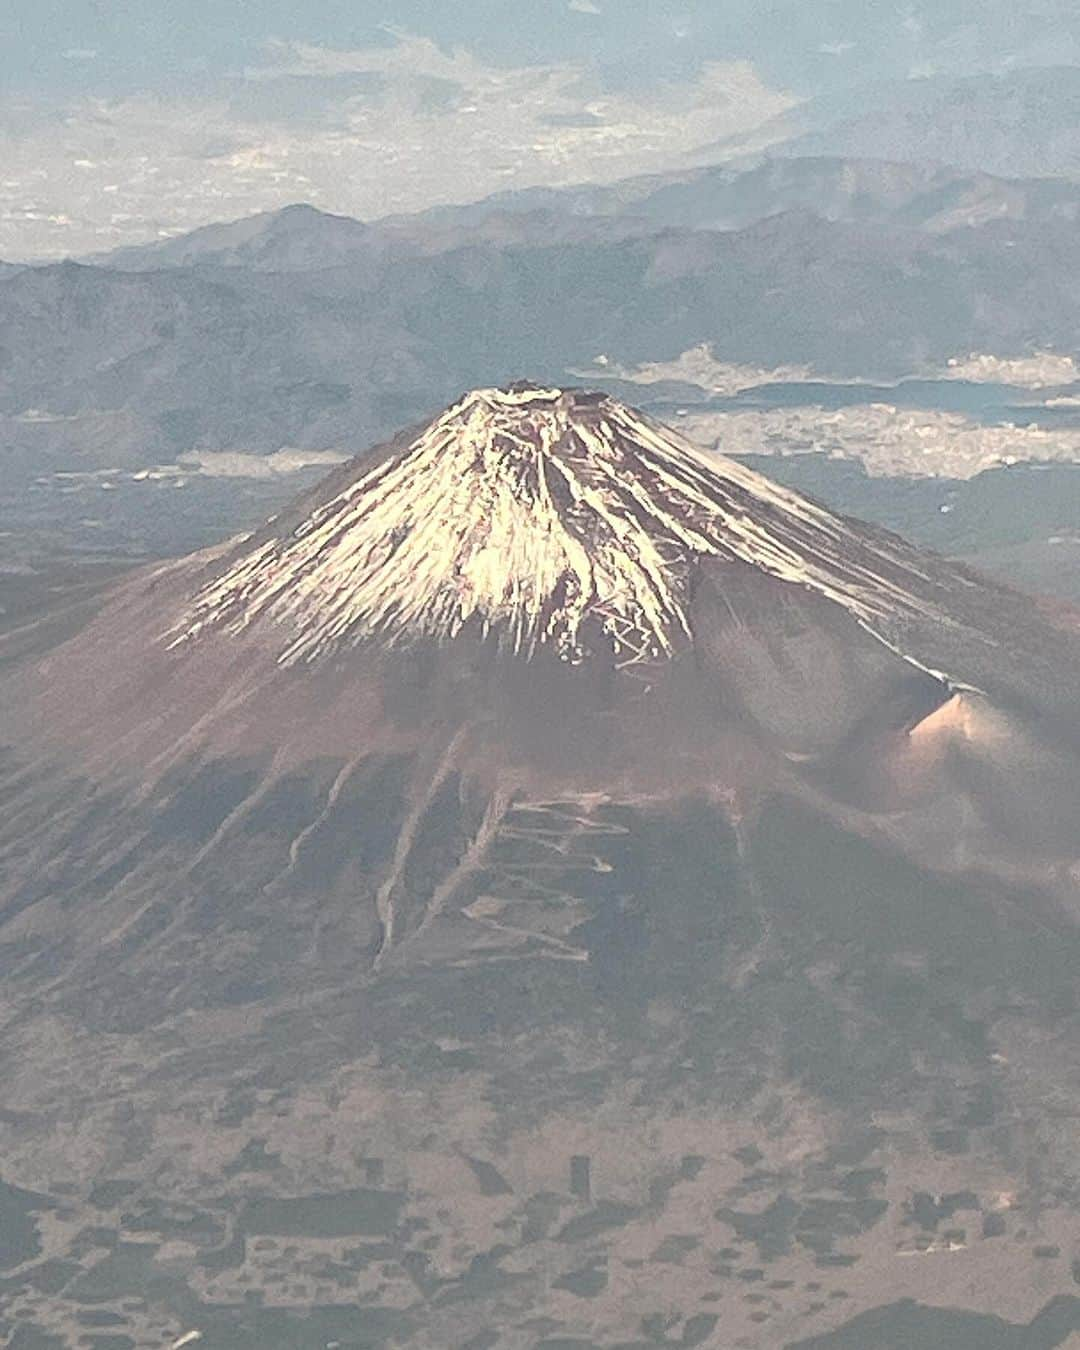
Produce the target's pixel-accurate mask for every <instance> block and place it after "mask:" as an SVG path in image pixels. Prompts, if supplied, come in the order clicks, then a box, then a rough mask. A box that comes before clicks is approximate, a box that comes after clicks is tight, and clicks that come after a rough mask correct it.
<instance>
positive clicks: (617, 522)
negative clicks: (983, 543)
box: [171, 386, 925, 665]
mask: <svg viewBox="0 0 1080 1350" xmlns="http://www.w3.org/2000/svg"><path fill="white" fill-rule="evenodd" d="M703 558H715V559H718V560H721V561H727V562H743V563H747V564H750V565H752V566H754V567H757V568H759V569H761V570H762V571H764V572H766V573H768V574H769V575H771V576H773V577H777V578H780V579H782V580H784V581H789V582H792V583H795V584H798V585H800V586H806V587H809V588H811V589H813V590H815V591H818V592H819V593H821V594H822V595H824V596H827V597H828V598H830V599H832V600H835V601H837V602H838V603H840V604H842V605H844V606H845V607H846V608H847V609H848V610H850V611H851V612H852V613H853V614H854V616H855V617H857V618H858V619H859V620H860V621H862V622H863V623H867V624H870V623H873V622H874V621H875V620H877V619H879V618H881V617H882V616H884V615H885V614H887V613H890V612H892V613H895V612H897V611H898V610H906V611H908V612H911V611H912V610H916V609H917V610H920V611H922V612H925V606H924V605H923V604H921V603H920V602H919V601H918V600H917V599H916V598H915V594H913V589H912V587H911V586H910V585H909V584H908V583H910V582H915V583H917V582H918V580H920V579H921V580H925V578H923V577H922V574H921V573H919V572H918V571H917V568H916V564H915V563H913V562H911V561H910V560H909V559H908V558H907V557H906V555H903V554H901V553H899V552H898V553H896V554H895V555H894V554H893V553H892V552H891V551H888V550H885V549H878V548H877V547H876V546H875V545H874V544H873V543H872V542H868V540H867V537H866V536H865V535H863V534H861V533H859V534H856V533H855V531H853V530H852V529H850V528H849V527H848V526H847V525H846V523H845V522H843V521H841V520H839V519H837V518H836V517H834V516H832V515H830V514H829V513H828V512H827V511H825V510H823V509H821V508H819V507H817V506H815V505H814V504H813V503H811V502H808V501H806V500H805V499H803V498H801V497H799V496H798V495H796V494H795V493H792V492H789V491H787V490H786V489H784V488H781V487H779V486H777V485H775V484H773V483H771V482H770V481H769V480H768V479H766V478H764V477H762V476H760V475H758V474H755V473H753V472H752V471H750V470H748V469H745V468H743V467H741V466H740V465H737V464H734V463H732V462H731V461H725V460H719V459H716V458H713V457H710V456H708V455H706V454H705V453H704V452H702V451H700V450H697V449H696V448H694V447H693V446H691V445H690V444H689V443H687V442H685V441H683V440H682V439H681V438H680V437H678V436H677V435H676V434H675V433H673V432H671V431H669V430H668V429H666V428H663V427H660V426H659V425H657V424H654V423H652V422H651V421H649V420H648V419H646V418H645V417H643V416H641V415H640V414H638V413H636V412H633V411H631V410H630V409H628V408H626V407H624V406H622V405H621V404H619V403H618V402H616V401H615V400H613V399H610V398H607V397H605V396H602V395H598V394H585V393H582V392H580V391H563V390H560V389H542V388H536V387H534V386H513V387H511V388H510V389H487V390H480V391H477V392H474V393H472V394H469V395H467V396H466V397H465V398H464V399H462V400H461V401H460V402H459V403H457V404H455V405H454V406H453V407H451V408H450V409H449V410H448V411H447V412H445V413H444V414H443V415H442V416H441V417H439V418H437V419H436V420H435V421H434V422H432V423H431V424H430V425H429V426H428V427H427V428H426V429H425V430H424V431H423V432H422V433H421V434H420V435H419V436H418V437H417V438H416V439H415V440H414V441H413V442H412V443H411V444H410V445H409V446H408V447H406V448H405V450H403V451H401V452H399V453H397V454H396V455H393V456H392V457H391V458H389V459H387V460H385V461H384V462H382V463H380V464H378V465H377V466H376V467H374V468H372V469H370V470H369V471H367V472H366V473H365V472H363V468H362V466H361V471H360V474H359V476H358V477H357V479H356V480H355V481H354V482H352V483H350V484H349V486H348V487H346V488H345V489H344V490H342V491H340V492H338V493H337V494H336V495H335V496H333V497H332V498H330V499H329V500H328V501H326V502H325V503H323V504H322V505H320V506H319V507H317V508H316V509H315V510H314V511H313V513H312V514H311V515H310V516H309V517H308V518H307V519H306V520H305V521H303V523H302V524H300V525H299V526H298V527H297V528H296V529H294V530H292V531H291V532H290V533H288V534H286V535H278V536H276V537H272V538H270V539H268V540H267V541H266V542H263V543H259V544H257V545H253V546H252V547H251V548H250V550H249V551H247V552H244V553H241V554H240V556H239V557H238V558H235V559H234V561H233V562H232V563H231V565H229V566H228V567H227V569H226V570H225V571H224V572H223V574H222V575H220V576H219V577H217V578H216V579H215V580H214V581H212V582H211V583H209V584H208V585H207V586H205V587H204V588H203V590H202V591H201V592H200V593H199V594H198V595H197V597H196V599H195V602H194V605H193V606H192V609H191V611H190V612H189V614H188V615H187V616H186V617H185V619H184V621H183V622H182V624H181V625H180V626H179V628H178V629H176V630H174V632H173V633H172V634H171V637H172V643H171V645H173V646H176V645H178V644H180V643H183V642H186V641H190V640H191V639H193V638H195V637H197V636H198V635H199V634H201V633H203V632H205V631H206V630H208V629H214V628H217V629H224V630H225V631H227V632H230V633H234V634H236V633H241V632H244V631H246V630H249V629H251V628H252V627H253V626H255V625H260V627H261V626H262V625H264V624H266V623H268V622H269V623H271V624H273V625H274V626H275V628H276V627H280V628H282V629H283V630H284V632H285V634H286V638H285V641H284V646H283V649H282V650H281V652H280V653H279V656H278V660H279V661H280V662H281V663H282V664H285V665H289V664H292V663H294V662H298V661H312V660H316V659H318V658H320V657H323V656H326V655H328V654H331V653H333V652H335V651H337V650H340V649H341V648H342V647H343V646H348V645H351V644H353V643H355V642H358V641H362V640H364V639H367V638H373V637H374V638H380V639H382V640H385V641H388V642H400V641H404V640H409V639H411V638H416V637H427V638H434V639H436V640H449V639H452V638H454V637H455V636H456V635H458V634H459V633H461V632H462V630H463V629H465V628H466V626H469V627H470V628H471V629H472V630H473V631H476V632H478V633H479V634H480V635H482V636H487V635H488V634H492V635H495V636H496V637H497V638H498V640H499V642H500V643H501V644H502V645H503V646H505V647H507V648H509V649H511V650H513V651H514V652H517V653H521V654H524V655H530V654H532V653H534V652H535V651H536V650H537V649H538V648H539V647H541V646H551V647H552V648H553V649H555V650H556V651H557V652H558V653H559V654H560V655H561V656H562V657H563V659H565V660H567V661H578V660H580V659H582V658H583V656H585V655H586V654H588V653H589V652H590V651H592V650H594V649H595V647H596V645H597V644H598V643H602V644H603V645H606V646H608V647H609V648H610V649H611V650H612V651H613V652H614V654H615V657H616V659H617V660H618V661H619V662H620V663H623V664H630V663H633V662H636V661H641V660H650V659H655V658H657V657H662V656H668V655H671V654H672V653H673V652H674V651H675V650H676V648H677V646H678V645H679V644H680V642H682V641H683V640H684V639H686V638H688V637H689V619H688V603H689V594H690V573H691V569H692V567H693V564H694V562H695V560H698V559H703ZM919 589H920V587H919V586H918V584H915V586H914V591H915V592H917V591H918V590H919Z"/></svg>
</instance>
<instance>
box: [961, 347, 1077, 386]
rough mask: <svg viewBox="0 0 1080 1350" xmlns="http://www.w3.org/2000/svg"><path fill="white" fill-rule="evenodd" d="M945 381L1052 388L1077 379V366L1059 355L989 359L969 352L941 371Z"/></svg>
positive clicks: (1044, 353)
mask: <svg viewBox="0 0 1080 1350" xmlns="http://www.w3.org/2000/svg"><path fill="white" fill-rule="evenodd" d="M940 378H942V379H946V380H968V381H970V382H971V383H972V384H1011V385H1016V386H1019V387H1020V388H1022V389H1053V388H1058V387H1060V386H1062V385H1066V384H1075V383H1076V382H1077V381H1078V380H1080V367H1078V366H1077V364H1076V362H1075V361H1074V360H1073V358H1072V357H1071V356H1063V355H1061V354H1060V353H1059V352H1032V353H1031V354H1030V355H1028V356H990V355H986V354H985V353H980V352H972V353H971V354H970V355H969V356H954V357H951V358H950V360H949V362H948V365H947V366H946V367H945V369H944V370H943V371H942V372H940Z"/></svg>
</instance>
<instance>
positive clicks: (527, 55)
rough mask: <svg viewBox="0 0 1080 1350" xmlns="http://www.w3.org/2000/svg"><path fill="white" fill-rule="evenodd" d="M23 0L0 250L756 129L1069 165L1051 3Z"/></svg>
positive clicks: (335, 205) (77, 241)
mask: <svg viewBox="0 0 1080 1350" xmlns="http://www.w3.org/2000/svg"><path fill="white" fill-rule="evenodd" d="M22 10H23V12H20V13H19V15H18V17H17V18H16V19H14V20H13V21H11V22H9V24H8V25H7V27H8V29H9V31H8V32H6V33H5V34H4V42H3V43H2V44H0V47H2V50H0V90H3V92H2V94H0V151H2V154H3V164H4V170H3V173H2V174H0V257H7V258H17V259H26V258H31V257H62V256H65V255H67V254H79V253H81V252H88V251H91V250H93V249H94V248H101V247H108V246H110V245H117V244H125V243H134V242H140V241H143V240H147V239H152V238H155V237H159V236H160V235H162V234H166V235H167V234H169V233H173V232H178V231H181V230H183V229H189V228H191V227H193V226H196V225H200V224H205V223H207V222H209V221H211V220H215V219H221V218H223V217H228V216H239V215H244V214H247V213H249V212H252V211H255V210H259V209H267V208H272V207H276V206H282V205H284V204H286V203H287V202H290V201H296V200H311V201H313V202H315V203H316V204H318V205H319V206H321V207H323V208H325V209H329V210H337V211H344V212H348V213H350V214H356V215H360V216H362V217H369V218H370V217H373V216H379V215H384V214H386V213H389V212H393V211H401V210H417V209H422V208H423V207H426V206H429V205H432V204H434V203H437V202H445V201H460V200H469V199H473V198H477V197H480V196H483V195H485V194H487V193H490V192H492V191H495V190H498V189H500V188H504V187H522V186H527V185H531V184H545V183H546V184H562V183H568V182H575V181H583V180H588V179H602V180H610V179H614V178H617V177H620V176H625V175H627V174H630V173H635V172H642V171H649V170H655V169H659V168H669V167H671V166H672V165H673V164H674V163H677V162H679V160H680V159H692V158H694V157H696V156H700V155H702V154H705V155H706V157H710V156H713V155H714V154H715V151H714V150H713V149H711V147H715V146H716V145H718V144H720V145H724V146H725V147H726V152H732V151H737V150H738V148H739V146H740V144H743V143H746V144H748V145H753V144H754V141H753V139H752V137H753V134H754V133H757V132H759V130H760V129H762V128H764V129H765V140H766V142H768V143H771V144H780V143H782V144H785V145H789V146H794V147H797V146H798V145H799V144H800V143H801V138H805V137H807V136H809V138H810V145H809V148H812V149H814V150H815V151H817V152H820V150H821V148H822V146H825V147H826V148H828V147H829V146H830V145H835V148H837V149H839V150H841V151H842V152H843V153H852V152H860V153H861V152H864V150H865V143H866V140H867V136H871V137H872V138H873V142H874V144H875V145H877V146H878V147H880V148H881V150H882V151H883V152H889V151H891V152H892V153H894V154H895V153H896V152H897V151H900V152H903V153H911V154H922V155H926V156H928V157H936V158H942V159H946V160H950V161H952V162H956V161H962V162H963V163H965V164H966V165H967V166H969V167H986V168H991V169H993V170H995V171H998V172H1009V173H1018V174H1022V173H1025V172H1028V171H1031V172H1039V173H1043V172H1057V171H1061V170H1066V171H1076V170H1077V168H1078V167H1080V140H1078V136H1080V131H1078V128H1080V93H1078V84H1080V77H1078V76H1077V75H1076V74H1075V67H1076V65H1077V64H1078V63H1080V15H1078V13H1077V10H1076V7H1075V6H1074V5H1073V4H1071V3H1069V0H1045V3H1039V4H1035V3H1031V2H1030V0H1029V3H1023V4H1010V3H1003V2H1002V0H994V3H992V4H989V5H983V4H980V5H976V4H974V3H972V2H971V0H950V3H945V4H937V5H929V4H907V5H893V4H877V3H873V4H861V3H823V2H822V0H813V3H809V4H805V3H794V2H793V0H787V2H786V3H783V4H778V5H774V6H768V7H764V6H761V5H758V4H754V3H749V0H740V3H737V4H729V5H723V6H717V5H714V4H712V3H708V0H685V3H677V4H676V3H660V4H657V3H647V2H646V0H538V2H537V3H534V4H530V5H528V6H527V7H526V6H521V5H517V4H514V3H511V0H472V2H470V3H463V4H453V5H446V4H438V3H435V0H413V2H412V3H395V4H393V5H392V6H387V5H385V4H382V3H379V4H375V3H370V2H369V0H364V2H363V3H360V4H351V5H345V4H338V3H325V2H324V3H308V4H300V5H284V4H280V3H271V2H270V0H264V2H262V3H256V4H249V5H243V6H239V5H225V6H220V5H212V4H209V3H207V2H206V0H198V2H197V3H190V4H185V5H184V6H182V8H181V10H180V11H177V10H176V9H175V8H172V7H170V8H169V9H165V8H163V7H158V6H153V5H150V4H147V3H138V4H132V5H125V6H120V5H116V4H101V3H89V0H60V2H59V3H57V4H54V5H49V6H42V7H37V8H31V7H22ZM1048 67H1055V68H1056V69H1055V70H1054V72H1053V76H1052V78H1051V79H1050V80H1049V81H1048V80H1047V78H1046V77H1045V76H1043V75H1040V74H1039V73H1038V72H1040V71H1042V70H1044V68H1048ZM1032 72H1035V74H1034V76H1033V74H1032ZM958 80H959V81H961V83H960V84H957V83H956V81H958ZM883 85H884V86H885V87H882V86H883ZM1003 109H1008V110H1009V111H1008V115H1007V116H1003V115H1002V110H1003ZM793 110H795V111H793ZM785 114H789V120H787V121H785V120H783V119H784V115H785ZM792 117H793V118H794V120H790V119H791V118H792ZM778 119H780V120H778ZM926 120H929V122H930V123H932V124H933V126H934V128H935V132H936V135H935V137H934V138H932V139H930V140H928V139H927V137H926V134H925V130H926V128H925V125H924V122H925V121H926ZM1051 123H1052V124H1053V125H1051ZM815 138H816V139H815ZM759 139H760V137H759ZM852 147H856V150H855V151H853V150H852ZM983 156H985V157H986V158H985V162H981V161H982V157H983Z"/></svg>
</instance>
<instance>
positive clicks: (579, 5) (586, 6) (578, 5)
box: [567, 0, 603, 14]
mask: <svg viewBox="0 0 1080 1350" xmlns="http://www.w3.org/2000/svg"><path fill="white" fill-rule="evenodd" d="M567 9H572V10H573V11H574V13H575V14H601V13H603V11H602V10H601V8H600V6H599V5H598V4H596V3H595V0H570V3H569V4H568V5H567Z"/></svg>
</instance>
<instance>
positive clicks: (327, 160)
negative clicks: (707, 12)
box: [0, 33, 795, 258]
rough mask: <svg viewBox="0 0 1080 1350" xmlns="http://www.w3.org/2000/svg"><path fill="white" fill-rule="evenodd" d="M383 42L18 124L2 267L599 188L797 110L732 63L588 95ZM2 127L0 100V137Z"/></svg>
mask: <svg viewBox="0 0 1080 1350" xmlns="http://www.w3.org/2000/svg"><path fill="white" fill-rule="evenodd" d="M393 38H394V40H393V42H392V43H391V44H389V45H387V46H385V47H373V48H360V49H356V50H348V51H342V50H334V49H330V48H325V47H317V46H314V45H312V44H309V43H285V42H275V43H273V44H271V46H270V47H269V48H268V50H267V59H266V62H265V63H264V64H263V65H262V66H260V67H259V68H257V69H255V70H252V71H248V72H245V74H244V77H243V78H239V77H237V78H236V79H234V80H233V82H232V84H231V85H230V86H229V87H228V88H224V89H223V90H222V91H221V93H220V95H219V96H218V97H216V98H201V99H197V100H196V99H189V100H186V101H180V100H164V99H154V98H150V97H146V96H138V97H131V98H126V99H115V100H104V99H88V100H85V101H83V102H81V103H80V104H78V105H77V106H73V107H71V108H70V109H68V110H67V113H66V115H65V116H62V117H57V116H55V115H53V114H52V113H51V111H49V110H44V109H43V110H42V112H41V114H40V115H39V116H37V117H25V116H24V117H22V118H21V119H20V120H19V121H18V123H17V124H14V127H13V129H11V130H8V131H7V132H6V133H0V159H2V162H3V164H4V169H5V175H6V181H7V182H9V183H11V184H13V185H14V186H11V187H3V186H0V258H4V257H7V258H27V257H31V256H39V257H48V256H52V257H58V256H64V255H68V254H76V255H77V254H79V253H80V252H92V251H94V250H97V249H102V248H108V247H112V246H114V245H121V244H129V243H137V242H141V241H144V240H147V239H152V238H157V237H160V236H161V235H162V233H176V232H177V231H182V230H186V229H192V228H194V227H196V226H198V225H202V224H206V223H208V222H210V221H214V220H223V219H229V218H234V217H238V216H242V215H247V214H250V213H252V212H255V211H261V210H269V209H273V208H275V207H278V206H283V205H285V204H287V203H288V202H292V201H297V200H305V201H311V202H314V203H315V204H317V205H319V206H321V207H323V208H324V209H327V210H332V211H340V212H343V213H347V214H351V215H357V216H360V217H362V218H368V219H371V218H373V217H376V216H380V215H386V214H390V213H393V212H398V211H414V210H420V209H423V208H424V207H427V206H431V205H435V204H438V203H446V202H455V201H469V200H475V199H477V198H479V197H482V196H485V195H487V194H488V193H491V192H494V191H497V190H499V189H502V188H507V187H515V188H517V187H526V186H533V185H547V186H561V185H565V184H568V183H571V182H581V181H588V180H592V181H597V182H605V181H607V182H610V181H612V180H614V179H616V178H620V177H623V176H626V175H629V174H634V173H642V172H650V171H655V170H659V169H662V168H667V167H670V166H671V165H672V164H677V163H679V162H680V160H682V159H684V158H688V157H690V156H692V154H693V153H694V152H695V151H698V150H700V149H702V148H703V147H705V146H708V145H710V144H712V143H713V142H716V141H719V140H722V139H724V138H725V137H728V136H731V135H735V134H739V133H746V132H749V131H751V130H752V129H753V128H755V127H757V126H759V125H761V124H762V123H764V122H766V121H767V120H768V119H770V118H772V117H774V116H776V115H778V114H779V113H781V112H783V111H784V110H786V109H787V108H789V107H790V106H792V104H793V103H794V102H795V100H794V99H793V98H792V97H790V96H789V95H786V94H784V93H781V92H779V91H777V90H775V89H772V88H770V87H769V86H767V85H766V84H765V83H764V82H763V81H762V80H761V78H760V77H759V76H758V74H757V72H756V71H755V69H754V68H753V66H752V65H750V64H749V63H748V62H745V61H733V62H714V63H710V64H707V65H705V66H704V67H703V68H702V70H701V71H700V73H699V74H698V76H697V77H696V78H695V79H694V80H692V81H689V82H687V83H685V84H680V85H660V86H657V87H655V88H652V89H650V88H644V89H640V90H629V91H624V92H618V93H608V94H605V95H603V97H598V96H597V95H596V92H595V89H592V88H590V86H589V78H588V75H589V72H588V70H587V68H585V67H583V66H579V65H573V64H563V65H547V66H527V67H518V68H505V67H496V66H488V65H486V64H484V63H483V62H482V61H480V60H478V59H477V58H476V57H475V56H473V55H472V54H471V53H469V52H468V51H466V50H464V49H462V48H455V49H452V50H450V51H444V50H442V49H441V48H439V47H438V46H436V44H435V43H433V42H430V41H428V40H427V39H425V38H418V37H414V36H410V35H407V34H401V33H395V34H393ZM350 76H355V77H356V80H355V83H354V84H350V81H349V78H348V77H350ZM298 83H299V86H300V97H299V105H300V108H301V113H300V114H298V115H295V116H294V115H292V114H290V113H289V112H288V111H287V105H286V100H284V99H283V98H281V99H279V97H278V95H279V93H280V94H284V93H286V92H288V91H289V90H290V89H292V91H293V94H294V103H295V102H296V98H295V95H296V89H295V86H296V85H297V84H298ZM313 110H314V111H313ZM3 113H4V108H3V105H2V102H0V126H3V125H4V121H3ZM76 163H78V165H79V172H78V173H73V172H72V166H73V165H75V164H76ZM113 185H116V189H117V190H116V191H114V192H111V193H110V194H109V195H108V196H105V195H104V194H105V188H106V187H111V186H113ZM60 216H63V217H65V218H66V220H67V223H66V224H65V225H63V226H62V227H61V226H59V225H56V224H51V223H50V220H49V218H50V217H60Z"/></svg>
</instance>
